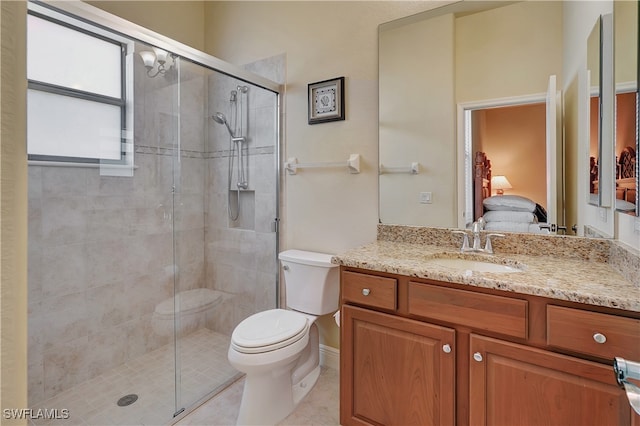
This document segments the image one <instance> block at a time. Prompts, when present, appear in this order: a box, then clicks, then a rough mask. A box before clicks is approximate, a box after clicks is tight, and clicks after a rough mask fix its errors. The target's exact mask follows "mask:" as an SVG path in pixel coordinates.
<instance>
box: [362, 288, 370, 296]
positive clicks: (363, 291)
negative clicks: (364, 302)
mask: <svg viewBox="0 0 640 426" xmlns="http://www.w3.org/2000/svg"><path fill="white" fill-rule="evenodd" d="M369 293H371V290H369V289H368V288H363V289H362V295H363V296H368V295H369Z"/></svg>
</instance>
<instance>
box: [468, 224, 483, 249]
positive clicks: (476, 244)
mask: <svg viewBox="0 0 640 426" xmlns="http://www.w3.org/2000/svg"><path fill="white" fill-rule="evenodd" d="M485 223H486V222H485V220H484V219H483V218H482V216H480V218H479V219H478V220H477V221H475V222H473V225H471V232H472V233H473V247H472V250H473V251H482V249H481V248H480V231H482V230H483V229H484V225H485Z"/></svg>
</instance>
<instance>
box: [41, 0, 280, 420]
mask: <svg viewBox="0 0 640 426" xmlns="http://www.w3.org/2000/svg"><path fill="white" fill-rule="evenodd" d="M31 1H32V2H33V3H35V4H38V5H41V6H43V7H45V8H48V9H52V10H55V11H58V12H61V13H64V14H67V15H70V16H72V17H74V18H76V19H79V20H84V21H86V22H88V23H91V24H92V25H95V26H98V27H103V28H104V29H106V30H109V31H111V32H115V33H120V34H121V35H123V36H125V37H127V38H130V39H132V40H135V41H139V42H142V43H146V44H149V45H152V46H156V47H158V48H160V49H163V50H166V51H167V52H170V53H173V54H175V55H177V56H179V57H180V58H182V59H186V60H188V61H190V62H193V63H194V64H196V65H200V66H203V67H205V68H208V69H210V70H212V71H215V72H219V73H222V74H225V75H228V76H230V77H232V78H235V79H238V80H240V81H243V82H246V83H248V84H251V85H254V86H257V87H259V88H262V89H265V90H268V91H270V92H272V93H274V94H275V96H276V117H275V120H276V123H275V124H276V125H275V133H276V134H275V138H276V143H275V163H276V164H275V168H276V182H275V184H276V185H275V192H276V194H275V197H276V206H275V217H274V218H273V231H274V232H275V233H276V242H275V256H274V262H276V263H277V262H278V259H277V255H278V252H279V251H280V186H281V183H280V176H281V159H280V155H281V145H282V132H281V129H282V127H281V123H282V93H283V92H284V85H281V84H279V83H276V82H274V81H271V80H269V79H267V78H264V77H262V76H260V75H257V74H254V73H252V72H250V71H247V70H245V69H242V68H240V67H238V66H236V65H233V64H230V63H228V62H224V61H222V60H221V59H218V58H216V57H214V56H211V55H209V54H207V53H205V52H202V51H199V50H197V49H194V48H192V47H190V46H187V45H186V44H183V43H180V42H179V41H176V40H173V39H171V38H169V37H166V36H164V35H162V34H159V33H157V32H155V31H152V30H149V29H147V28H144V27H142V26H140V25H137V24H135V23H132V22H130V21H127V20H125V19H123V18H120V17H118V16H115V15H112V14H110V13H108V12H105V11H103V10H101V9H99V8H96V7H94V6H91V5H89V4H86V3H83V2H56V3H53V4H51V3H45V2H43V1H39V0H31ZM172 216H173V215H172ZM173 245H174V248H173V250H174V252H175V237H174V242H173ZM174 255H175V253H174ZM174 263H175V262H174ZM174 279H175V276H174ZM174 285H175V284H174ZM274 285H275V286H276V288H275V298H276V300H275V306H276V307H280V279H279V273H276V274H275V277H274ZM176 349H177V347H176ZM175 359H176V362H177V360H178V357H177V356H176V358H175ZM176 371H177V369H176ZM176 379H177V377H176ZM176 386H178V384H177V383H176ZM177 395H178V394H177V393H176V403H177V402H178V400H177ZM197 405H198V403H196V404H195V406H197ZM195 406H193V407H195ZM193 407H190V408H193ZM185 408H187V407H179V406H177V405H176V407H175V409H176V412H175V414H174V418H176V419H177V418H181V417H183V416H184V415H186V414H187V413H188V412H189V410H186V411H185Z"/></svg>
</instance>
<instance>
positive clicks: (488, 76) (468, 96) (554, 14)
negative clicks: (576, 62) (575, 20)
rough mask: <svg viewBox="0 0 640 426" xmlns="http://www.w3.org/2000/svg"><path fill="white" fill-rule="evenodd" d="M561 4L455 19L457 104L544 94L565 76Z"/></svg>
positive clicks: (508, 8) (504, 9)
mask: <svg viewBox="0 0 640 426" xmlns="http://www.w3.org/2000/svg"><path fill="white" fill-rule="evenodd" d="M562 55H563V46H562V2H559V1H558V2H555V1H552V2H539V1H532V2H521V3H515V4H512V5H509V6H505V7H500V8H497V9H492V10H489V11H486V12H483V13H477V14H472V15H468V16H463V17H460V18H457V19H456V101H457V102H472V101H478V100H483V99H496V98H502V97H509V96H521V95H530V94H534V93H545V92H546V91H547V85H548V83H549V76H550V75H552V74H555V75H556V76H557V78H558V80H557V81H558V86H560V85H561V82H562V78H561V73H562Z"/></svg>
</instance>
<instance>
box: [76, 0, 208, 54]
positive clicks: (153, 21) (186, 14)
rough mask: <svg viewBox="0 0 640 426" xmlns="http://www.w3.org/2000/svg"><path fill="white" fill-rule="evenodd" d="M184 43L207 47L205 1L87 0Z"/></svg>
mask: <svg viewBox="0 0 640 426" xmlns="http://www.w3.org/2000/svg"><path fill="white" fill-rule="evenodd" d="M86 3H89V4H91V5H92V6H95V7H99V8H100V9H103V10H105V11H107V12H109V13H112V14H114V15H117V16H119V17H121V18H124V19H126V20H128V21H131V22H133V23H136V24H138V25H141V26H143V27H146V28H149V29H150V30H153V31H155V32H158V33H160V34H162V35H164V36H167V37H170V38H172V39H174V40H177V41H179V42H181V43H184V44H186V45H189V46H191V47H194V48H196V49H198V50H204V28H205V19H204V2H202V1H108V0H107V1H86Z"/></svg>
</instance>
